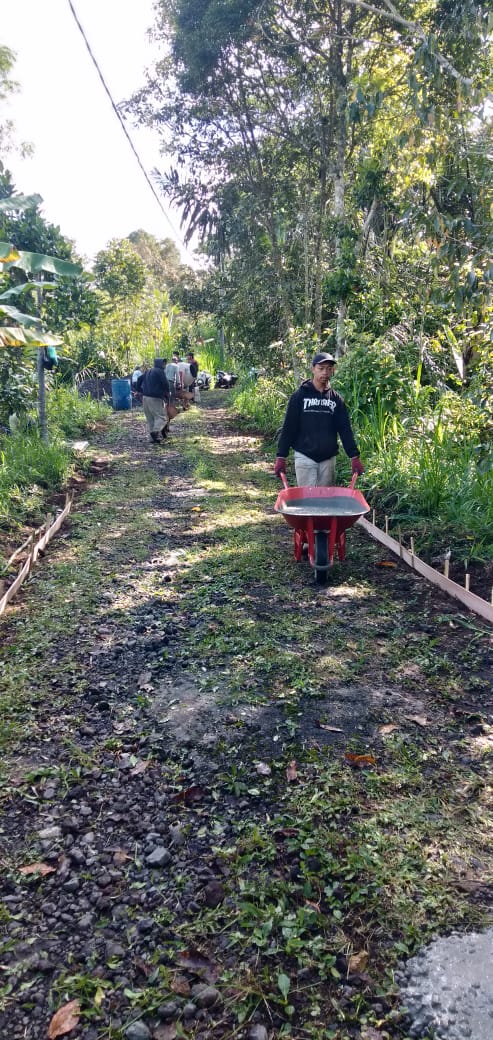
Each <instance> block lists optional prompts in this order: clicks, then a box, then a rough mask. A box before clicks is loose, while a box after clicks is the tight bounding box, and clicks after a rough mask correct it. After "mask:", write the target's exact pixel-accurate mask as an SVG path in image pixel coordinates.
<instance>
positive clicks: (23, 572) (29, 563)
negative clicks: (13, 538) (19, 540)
mask: <svg viewBox="0 0 493 1040" xmlns="http://www.w3.org/2000/svg"><path fill="white" fill-rule="evenodd" d="M73 501H74V492H73V491H71V492H70V493H68V492H67V495H66V497H65V506H64V508H63V509H62V512H61V513H59V514H58V516H57V518H56V520H54V521H53V523H52V524H51V525H50V527H48V528H47V529H46V530H45V531H44V534H42V533H41V532H42V531H43V527H44V526H45V525H43V527H41V528H39V530H38V531H37V532H35V534H39V535H40V537H39V538H38V539H37V541H35V534H31V535H29V538H28V539H27V542H25V543H24V546H23V547H22V548H24V547H25V546H26V545H28V544H29V543H30V545H31V548H30V552H29V555H28V558H27V560H26V561H25V563H24V565H23V566H22V567H21V569H20V571H19V573H18V575H17V577H16V579H15V581H13V582H12V585H10V586H9V588H8V589H7V591H6V593H5V594H4V596H2V599H0V614H3V613H4V611H5V608H6V606H7V604H8V603H10V600H11V599H13V597H14V596H15V593H16V592H17V590H18V589H19V588H20V586H21V585H22V583H23V582H24V581H25V579H26V578H27V577H29V575H30V573H31V571H32V569H33V566H34V563H35V561H36V558H37V556H38V553H39V551H40V549H44V547H45V545H48V542H50V541H51V539H52V538H53V535H54V534H56V532H57V531H58V530H59V529H60V527H61V526H62V524H63V521H64V520H65V517H66V516H67V515H68V513H70V510H71V508H72V503H73ZM20 551H21V550H20V549H18V550H17V552H16V554H15V555H18V554H19V552H20Z"/></svg>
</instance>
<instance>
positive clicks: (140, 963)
mask: <svg viewBox="0 0 493 1040" xmlns="http://www.w3.org/2000/svg"><path fill="white" fill-rule="evenodd" d="M134 964H135V967H136V968H137V969H138V970H139V971H140V972H142V975H143V976H144V978H146V979H148V978H149V975H152V973H153V971H154V968H153V966H152V965H151V964H147V962H146V961H145V960H143V959H142V957H135V958H134Z"/></svg>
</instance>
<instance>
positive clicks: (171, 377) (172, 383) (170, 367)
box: [165, 354, 180, 404]
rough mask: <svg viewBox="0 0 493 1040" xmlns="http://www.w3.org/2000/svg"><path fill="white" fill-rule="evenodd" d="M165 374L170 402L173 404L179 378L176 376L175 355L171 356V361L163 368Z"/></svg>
mask: <svg viewBox="0 0 493 1040" xmlns="http://www.w3.org/2000/svg"><path fill="white" fill-rule="evenodd" d="M165 372H166V379H167V380H168V383H169V392H170V400H171V401H172V402H173V404H174V403H175V401H176V398H177V393H178V389H179V386H180V377H179V375H178V358H177V356H176V354H173V357H172V358H171V361H168V364H167V365H166V368H165Z"/></svg>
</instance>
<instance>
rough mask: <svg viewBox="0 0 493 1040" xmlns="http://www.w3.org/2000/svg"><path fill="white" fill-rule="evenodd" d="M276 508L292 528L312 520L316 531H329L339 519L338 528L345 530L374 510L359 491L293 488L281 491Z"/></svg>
mask: <svg viewBox="0 0 493 1040" xmlns="http://www.w3.org/2000/svg"><path fill="white" fill-rule="evenodd" d="M274 509H275V511H276V512H277V513H281V515H282V516H283V517H284V519H285V521H286V523H287V524H289V526H290V527H294V528H295V529H296V528H299V527H305V526H306V521H307V520H308V521H309V523H310V526H311V527H312V529H313V530H319V531H326V530H327V529H328V528H329V527H330V526H331V520H332V518H334V517H336V518H337V527H338V529H339V530H344V529H345V528H347V527H351V526H352V525H353V524H354V523H356V520H357V519H358V517H360V516H363V514H364V513H367V512H368V511H369V509H370V507H369V505H368V502H367V501H366V499H365V498H364V496H363V495H362V494H361V491H356V489H355V488H348V487H290V488H285V489H284V490H283V491H280V492H279V495H278V496H277V501H276V504H275V506H274Z"/></svg>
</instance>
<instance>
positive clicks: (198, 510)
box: [191, 506, 202, 513]
mask: <svg viewBox="0 0 493 1040" xmlns="http://www.w3.org/2000/svg"><path fill="white" fill-rule="evenodd" d="M191 512H192V513H201V512H202V509H201V507H200V506H192V509H191Z"/></svg>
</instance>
